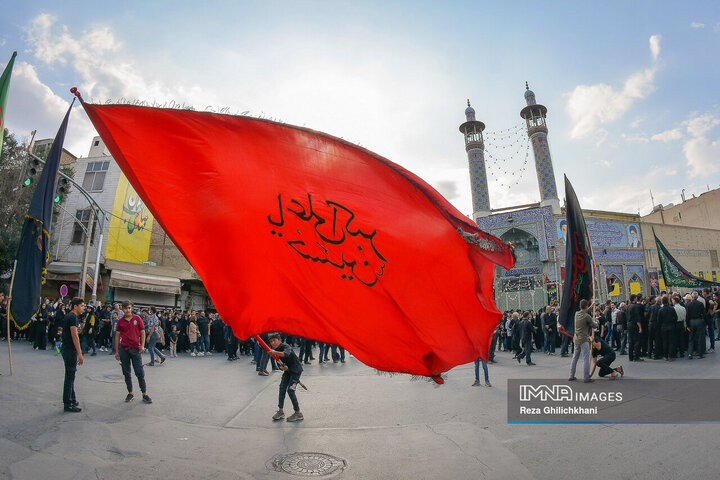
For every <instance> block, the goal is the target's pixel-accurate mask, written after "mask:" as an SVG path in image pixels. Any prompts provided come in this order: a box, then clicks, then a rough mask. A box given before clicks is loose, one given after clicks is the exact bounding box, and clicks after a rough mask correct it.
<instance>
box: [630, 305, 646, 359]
mask: <svg viewBox="0 0 720 480" xmlns="http://www.w3.org/2000/svg"><path fill="white" fill-rule="evenodd" d="M637 302H638V297H637V295H630V306H629V307H628V309H627V312H626V313H627V317H628V319H627V327H628V357H629V361H631V362H642V361H643V359H642V358H641V357H640V335H641V334H642V332H643V329H642V322H643V316H644V315H643V313H644V312H643V306H642V305H641V304H640V303H637Z"/></svg>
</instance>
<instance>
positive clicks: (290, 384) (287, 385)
mask: <svg viewBox="0 0 720 480" xmlns="http://www.w3.org/2000/svg"><path fill="white" fill-rule="evenodd" d="M269 340H270V346H271V347H272V348H273V349H272V350H270V351H269V352H268V353H269V354H270V356H272V357H274V358H276V359H278V360H279V361H281V362H282V366H281V367H280V369H281V370H282V371H283V376H282V379H281V380H280V395H279V397H278V411H277V413H275V415H273V420H282V419H283V418H285V413H284V412H283V405H284V404H285V393H287V395H288V397H290V401H291V402H292V404H293V408H294V409H295V413H293V414H292V415H290V416H289V417H288V418H287V421H288V422H297V421H300V420H302V419H303V414H302V413H300V404H299V403H298V400H297V396H296V395H295V390H296V389H297V386H298V383H300V375H301V374H302V371H303V368H302V364H301V363H300V359H299V358H298V357H297V355H295V352H294V351H293V349H292V347H290V345H288V344H287V343H282V338H281V337H280V334H279V333H273V334H271V335H270V336H269Z"/></svg>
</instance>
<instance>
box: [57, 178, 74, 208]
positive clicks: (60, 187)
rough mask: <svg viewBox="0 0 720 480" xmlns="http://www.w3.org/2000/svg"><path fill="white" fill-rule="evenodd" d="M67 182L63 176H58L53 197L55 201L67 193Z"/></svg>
mask: <svg viewBox="0 0 720 480" xmlns="http://www.w3.org/2000/svg"><path fill="white" fill-rule="evenodd" d="M69 184H70V182H69V181H68V179H67V178H65V177H60V178H59V179H58V183H57V188H56V189H55V198H53V201H54V202H55V203H59V202H61V201H62V199H63V197H64V196H65V195H67V193H68V189H69Z"/></svg>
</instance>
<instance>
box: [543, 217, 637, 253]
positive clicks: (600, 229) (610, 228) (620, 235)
mask: <svg viewBox="0 0 720 480" xmlns="http://www.w3.org/2000/svg"><path fill="white" fill-rule="evenodd" d="M585 225H586V227H587V231H588V236H589V237H590V243H591V245H592V246H593V247H604V248H640V246H641V245H640V227H638V225H637V224H635V223H630V224H625V223H620V222H604V221H598V220H585ZM555 226H556V233H557V238H558V244H559V245H565V242H566V237H567V220H566V219H564V218H561V219H559V220H557V222H556V225H555Z"/></svg>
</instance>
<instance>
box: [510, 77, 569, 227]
mask: <svg viewBox="0 0 720 480" xmlns="http://www.w3.org/2000/svg"><path fill="white" fill-rule="evenodd" d="M525 90H526V91H525V101H526V102H527V106H526V107H525V108H523V109H522V110H521V111H520V116H521V117H522V118H524V119H525V123H526V124H527V134H528V137H530V142H531V143H532V146H533V153H534V154H535V170H536V171H537V178H538V185H539V187H540V205H543V206H545V205H548V206H550V207H551V208H552V212H553V213H554V214H559V213H560V200H559V199H558V193H557V186H556V185H555V172H553V165H552V157H551V156H550V147H549V145H548V139H547V133H548V129H547V124H546V123H545V115H546V114H547V108H545V106H544V105H538V104H537V103H536V102H535V93H533V91H532V90H530V87H529V86H528V84H527V82H525Z"/></svg>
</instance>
